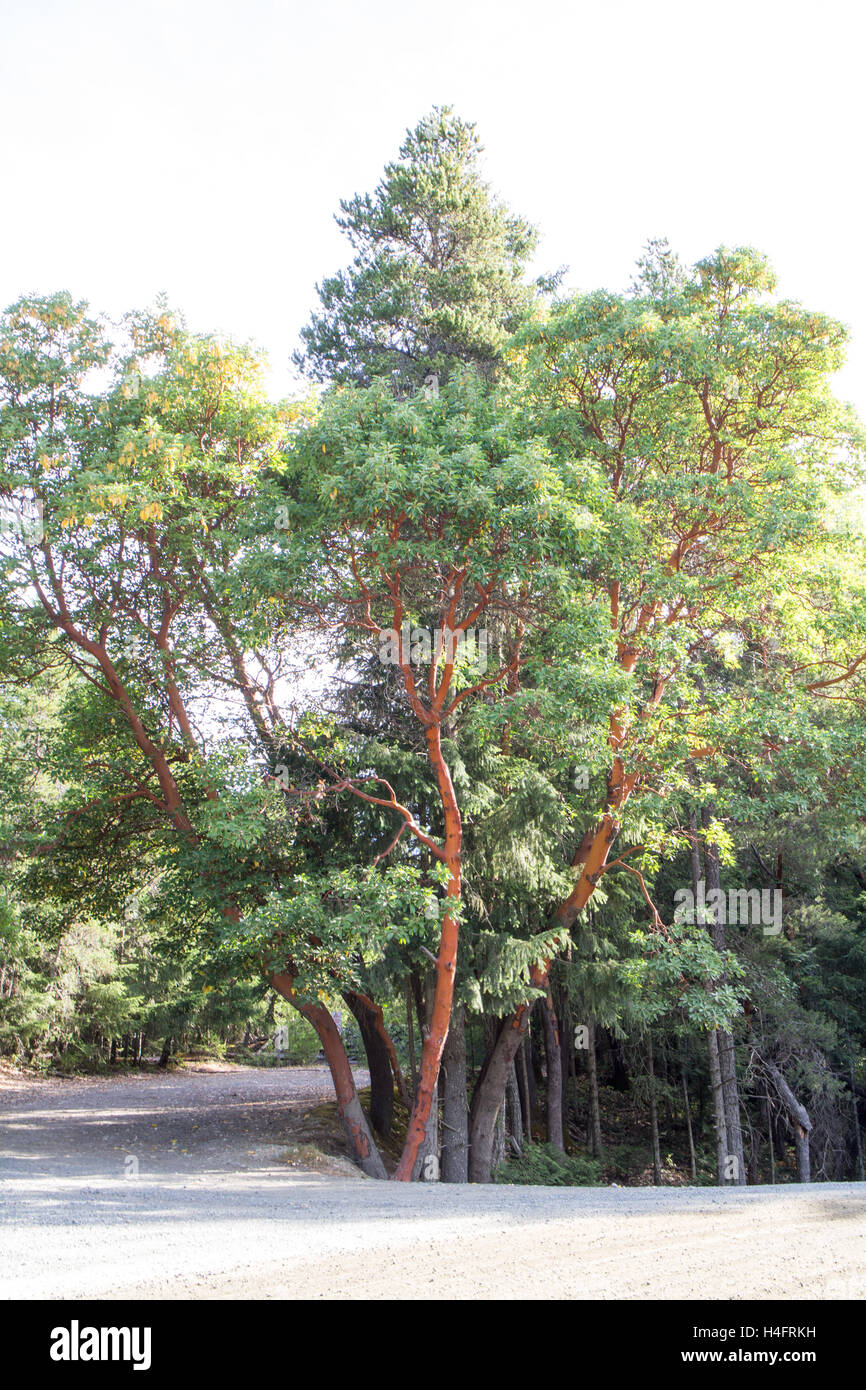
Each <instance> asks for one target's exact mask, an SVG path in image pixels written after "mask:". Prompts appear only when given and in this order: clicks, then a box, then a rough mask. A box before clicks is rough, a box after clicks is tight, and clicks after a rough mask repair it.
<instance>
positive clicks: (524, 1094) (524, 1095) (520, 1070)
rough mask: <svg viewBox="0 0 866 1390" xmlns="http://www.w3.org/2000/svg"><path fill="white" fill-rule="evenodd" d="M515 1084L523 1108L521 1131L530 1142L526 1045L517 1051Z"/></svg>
mask: <svg viewBox="0 0 866 1390" xmlns="http://www.w3.org/2000/svg"><path fill="white" fill-rule="evenodd" d="M517 1082H518V1085H519V1087H520V1104H521V1106H522V1107H523V1130H524V1133H525V1134H526V1137H527V1139H528V1140H529V1141H531V1140H532V1099H531V1096H530V1091H529V1070H528V1068H527V1065H526V1043H524V1044H523V1046H522V1047H520V1048H518V1050H517Z"/></svg>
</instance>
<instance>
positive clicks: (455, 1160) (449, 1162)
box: [442, 1004, 469, 1182]
mask: <svg viewBox="0 0 866 1390" xmlns="http://www.w3.org/2000/svg"><path fill="white" fill-rule="evenodd" d="M442 1181H443V1182H468V1181H469V1107H468V1105H467V1103H466V1014H465V1011H464V1008H463V1005H462V1004H457V1005H455V1007H454V1009H453V1011H452V1014H451V1027H450V1028H449V1030H448V1037H447V1039H446V1042H445V1051H444V1052H443V1054H442Z"/></svg>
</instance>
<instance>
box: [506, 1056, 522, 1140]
mask: <svg viewBox="0 0 866 1390" xmlns="http://www.w3.org/2000/svg"><path fill="white" fill-rule="evenodd" d="M505 1102H506V1121H505V1123H506V1129H507V1131H508V1136H509V1140H510V1143H511V1147H512V1149H513V1150H514V1152H515V1153H516V1154H517V1156H518V1158H519V1157H520V1155H521V1154H522V1153H523V1118H522V1116H521V1113H520V1091H519V1089H518V1086H517V1068H516V1067H515V1066H514V1064H513V1063H512V1066H511V1075H510V1076H509V1078H508V1084H507V1086H506V1088H505Z"/></svg>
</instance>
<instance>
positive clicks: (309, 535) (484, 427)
mask: <svg viewBox="0 0 866 1390" xmlns="http://www.w3.org/2000/svg"><path fill="white" fill-rule="evenodd" d="M280 488H281V493H279V494H276V495H275V496H274V498H273V502H272V506H273V509H274V510H273V513H272V518H271V525H270V529H269V530H265V532H264V533H263V536H262V541H261V543H260V546H259V548H258V550H257V552H256V554H255V556H254V557H252V558H251V559H250V560H249V576H250V577H249V582H250V583H251V584H255V585H256V586H258V589H259V592H260V593H261V594H264V595H266V596H267V597H273V596H281V598H282V601H283V602H284V604H285V606H286V613H287V615H288V617H289V620H290V621H292V622H294V623H297V624H299V623H301V622H307V623H314V624H316V625H317V626H318V627H319V628H320V629H321V630H323V631H330V632H333V633H335V634H338V633H341V632H344V631H346V630H351V631H354V632H357V633H361V634H368V636H369V639H371V640H372V641H373V642H375V643H376V644H377V646H378V648H379V654H380V657H381V659H382V660H383V661H385V662H391V663H393V664H394V665H395V667H396V669H397V670H398V671H399V677H400V682H401V684H402V689H403V692H404V697H405V701H406V703H407V705H408V708H409V710H410V711H411V714H412V716H413V717H414V719H415V721H417V727H418V731H419V736H420V739H421V740H423V744H422V746H423V750H424V756H425V758H426V760H427V764H428V766H429V769H430V772H431V774H432V777H433V780H434V782H435V786H436V790H437V794H438V801H439V806H438V822H439V823H438V825H437V826H435V827H434V826H433V825H427V824H421V823H419V820H418V819H417V817H416V814H415V811H414V810H413V808H412V807H411V806H407V805H406V804H404V803H403V802H401V801H400V800H399V799H398V798H397V796H396V795H395V793H394V790H393V788H392V787H391V785H390V784H389V782H388V781H387V779H386V778H384V777H382V776H380V775H379V774H378V773H377V772H376V770H375V768H372V769H370V770H369V771H368V772H366V773H359V774H355V775H352V774H350V773H340V772H339V770H338V769H337V768H336V767H334V766H333V765H327V764H326V762H325V760H324V759H323V758H321V757H320V755H318V754H316V752H315V750H314V749H311V748H308V749H307V752H308V753H310V754H311V755H313V756H315V757H317V758H319V761H320V765H321V769H322V774H323V779H324V785H327V786H329V787H330V788H331V790H332V791H334V792H337V793H350V794H351V795H352V796H355V797H357V798H360V799H362V800H363V801H365V802H368V803H371V804H373V805H376V806H378V807H384V808H388V809H390V810H391V811H393V813H394V820H395V837H394V842H393V845H394V846H396V844H397V843H398V842H399V841H400V840H401V839H402V838H403V836H404V835H408V836H409V837H410V838H411V839H413V840H414V841H415V842H416V845H417V846H418V847H419V850H420V851H421V852H422V853H423V854H424V855H425V856H426V858H427V860H428V861H429V862H430V863H431V864H435V865H436V866H438V871H439V872H438V881H439V882H440V883H441V886H442V902H441V907H440V916H439V940H438V942H437V943H436V944H437V946H438V949H437V951H436V953H435V955H434V954H433V952H428V955H429V957H430V963H431V964H432V966H433V987H432V993H431V998H430V1001H429V1026H428V1028H427V1031H426V1034H425V1036H424V1039H423V1045H422V1049H421V1059H420V1067H419V1076H418V1086H417V1090H416V1093H415V1098H414V1104H413V1108H412V1113H411V1116H410V1120H409V1128H408V1133H407V1138H406V1143H405V1146H404V1149H403V1152H402V1155H401V1157H400V1160H399V1163H398V1165H397V1168H396V1171H395V1173H394V1177H395V1179H397V1180H408V1179H410V1178H412V1177H413V1176H416V1175H417V1171H418V1166H419V1157H420V1155H421V1153H422V1146H423V1143H424V1138H425V1132H426V1128H427V1125H428V1121H429V1118H430V1113H431V1107H432V1105H433V1102H434V1098H435V1094H436V1085H437V1079H438V1074H439V1068H440V1064H441V1060H442V1054H443V1048H444V1046H445V1042H446V1038H447V1034H448V1028H449V1020H450V1014H451V1006H452V1000H453V994H454V982H455V971H456V963H457V943H458V935H459V925H460V893H461V859H462V848H463V824H462V816H461V809H460V805H459V799H458V796H457V794H456V792H455V788H454V783H453V779H452V775H451V770H450V767H449V751H448V745H449V732H450V727H451V726H452V725H453V723H454V721H455V719H456V718H457V715H458V711H460V710H461V707H465V706H467V705H469V704H470V703H471V702H475V701H479V700H483V699H485V698H493V697H494V696H496V695H497V694H498V693H499V692H502V691H504V690H505V689H506V688H507V685H508V682H509V680H510V679H511V678H512V677H514V676H515V675H516V673H517V672H518V671H519V670H520V668H521V665H522V662H523V660H524V655H523V652H524V643H525V642H526V640H527V637H528V634H529V632H530V631H531V630H532V629H533V628H534V627H535V626H536V625H537V624H538V622H539V619H540V618H541V616H542V615H543V614H546V613H547V612H549V610H550V608H551V606H554V607H555V605H556V603H557V601H559V602H567V601H570V600H571V597H572V587H573V581H572V579H571V577H570V576H569V575H568V574H567V572H566V571H565V570H564V569H563V558H564V556H566V555H568V557H569V560H570V562H572V563H573V562H574V561H575V559H576V557H577V556H578V555H579V554H580V553H581V551H586V552H587V553H589V552H590V551H591V550H592V549H593V547H594V545H595V543H596V540H597V535H596V526H595V519H594V516H593V513H592V511H591V510H590V508H589V506H588V504H589V503H591V501H592V495H593V494H592V480H591V479H590V478H588V477H586V476H584V475H583V474H581V473H580V472H579V471H577V470H576V471H575V472H574V473H573V474H572V475H571V478H570V481H569V482H568V483H566V481H565V480H564V477H563V473H562V471H561V470H560V469H559V468H558V466H556V465H555V463H554V461H553V459H552V457H551V456H550V452H549V450H548V448H547V447H546V446H545V445H542V444H540V443H539V441H538V440H536V439H535V438H533V436H532V434H531V433H527V430H526V421H525V419H524V416H523V414H522V412H521V411H520V410H518V409H516V408H515V405H514V404H513V402H511V401H510V399H509V397H508V396H507V395H504V394H502V393H499V392H496V391H492V390H490V389H489V388H487V387H485V386H484V385H483V383H481V382H480V381H479V380H478V379H477V378H476V377H473V376H471V375H468V374H465V375H463V376H461V377H457V378H456V379H454V380H453V381H452V382H450V383H449V384H448V385H447V386H446V387H444V388H443V389H442V390H441V391H439V392H437V393H435V394H427V393H424V392H420V393H418V395H416V396H415V397H414V398H413V399H412V400H410V401H405V400H404V401H399V400H395V398H394V397H393V395H392V394H391V392H390V391H389V390H388V389H386V388H382V387H378V386H374V387H371V388H368V389H366V390H360V389H351V390H342V391H341V390H339V389H338V390H336V391H335V392H333V393H332V394H331V395H330V396H328V397H326V398H325V400H324V401H323V403H322V408H321V414H320V415H319V416H318V418H316V419H315V420H314V421H313V422H312V423H310V424H307V425H305V426H303V427H302V428H300V429H299V430H298V431H297V433H296V435H295V437H294V440H293V442H292V445H291V447H290V449H289V453H288V459H287V465H286V469H285V472H284V475H283V477H282V478H281V479H280ZM278 509H279V510H280V511H281V512H282V514H283V515H282V517H281V521H280V522H278V521H277V520H276V517H277V511H278ZM557 595H559V599H557ZM469 639H471V640H469ZM392 847H393V846H392ZM540 944H541V943H540V942H539V946H540Z"/></svg>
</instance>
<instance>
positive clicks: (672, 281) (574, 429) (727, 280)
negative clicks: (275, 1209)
mask: <svg viewBox="0 0 866 1390" xmlns="http://www.w3.org/2000/svg"><path fill="white" fill-rule="evenodd" d="M773 287H774V281H773V277H772V274H771V272H770V270H769V268H768V267H767V265H766V263H765V262H764V261H763V260H762V258H761V257H760V256H758V255H757V254H756V253H754V252H752V251H748V250H735V251H727V250H724V249H723V250H720V251H718V252H716V253H715V255H713V256H711V257H709V258H708V259H706V260H704V261H702V262H699V263H698V265H697V266H696V267H695V269H694V271H693V272H691V273H690V274H686V273H684V272H683V271H681V270H680V268H679V267H678V265H677V263H676V261H675V259H674V258H673V257H672V256H671V255H670V253H669V252H668V251H667V248H666V247H664V246H657V247H655V248H654V249H653V250H652V252H651V254H650V255H649V256H648V257H647V258H646V260H645V261H644V262H643V263H642V266H641V270H640V276H639V279H638V282H637V283H636V285H635V287H634V290H633V292H632V293H631V294H629V295H624V296H623V295H614V294H610V293H607V292H599V293H596V294H590V295H579V296H577V297H575V298H574V299H572V300H569V301H565V302H564V303H562V304H560V305H559V306H557V308H556V309H555V310H554V311H553V312H552V313H551V315H550V317H549V319H548V320H547V321H546V322H544V323H543V324H541V325H540V326H538V327H537V328H533V329H530V330H527V331H526V333H524V334H523V335H522V338H521V339H520V340H519V343H518V345H517V349H516V353H515V356H516V358H517V360H518V367H517V370H523V371H525V372H526V373H527V387H528V389H529V390H530V391H531V392H532V393H533V396H534V400H535V403H536V410H537V415H536V420H537V421H538V422H539V423H540V422H541V421H543V426H542V427H543V428H544V429H545V430H546V432H547V433H548V437H549V438H550V440H551V445H552V447H553V448H555V449H556V450H557V451H558V452H559V453H560V456H561V457H562V458H564V459H580V460H586V459H591V460H593V462H594V463H595V465H596V467H597V468H598V469H599V470H600V471H601V473H602V474H603V476H604V477H605V478H606V480H607V487H608V511H607V520H608V523H609V529H608V534H609V536H610V537H611V544H610V545H608V547H606V551H605V556H604V561H603V563H602V565H601V566H600V567H599V569H598V570H597V571H596V572H595V575H594V579H595V584H596V591H595V592H596V597H597V599H598V600H600V601H602V602H604V603H605V604H606V606H607V609H608V614H609V624H610V634H611V641H612V644H613V653H614V659H615V661H616V663H617V664H618V666H619V668H620V670H621V672H622V673H623V676H624V677H625V678H626V681H627V689H626V698H625V699H623V701H622V703H619V702H618V703H617V704H616V705H615V706H614V707H613V708H611V709H610V710H609V711H608V712H607V713H606V714H604V712H603V711H599V714H600V715H602V716H603V717H604V718H605V720H606V724H607V740H608V745H609V753H610V761H609V766H608V771H607V775H606V779H605V788H604V797H603V804H602V805H601V807H600V808H599V813H598V815H597V817H596V818H595V820H594V822H593V824H592V825H591V826H590V827H589V828H588V829H587V831H586V833H585V834H584V836H583V838H582V839H581V841H580V843H579V844H578V846H577V848H576V850H575V853H574V855H573V858H572V868H573V871H574V874H575V883H574V888H573V889H572V891H571V892H570V893H569V895H568V896H567V897H566V898H565V899H563V900H562V901H561V902H560V903H559V904H558V905H557V906H556V907H555V909H554V911H553V913H552V919H551V920H552V921H553V922H555V923H556V924H558V925H560V926H562V927H564V928H566V929H568V928H570V926H571V925H572V923H573V922H574V921H575V919H576V917H577V915H578V914H579V913H580V912H581V911H582V910H583V909H584V908H585V907H586V905H587V903H588V902H589V900H590V898H591V897H592V894H593V892H594V891H595V889H596V887H597V885H598V883H599V882H600V880H601V878H602V877H603V875H604V874H605V873H607V872H609V871H610V870H611V869H613V868H614V867H616V868H622V869H623V870H624V871H626V872H629V873H631V874H633V875H636V876H637V879H638V881H639V883H640V885H641V889H642V892H643V894H644V896H645V898H646V900H647V905H648V909H649V911H650V913H651V916H652V917H653V919H654V920H655V921H656V922H659V918H658V913H657V911H656V909H655V906H654V905H653V904H652V903H651V901H650V899H649V894H648V893H647V891H646V887H645V883H644V878H643V875H642V874H641V872H640V870H639V869H637V868H635V867H634V863H630V862H629V859H630V858H633V856H635V855H641V854H643V855H645V856H649V857H651V856H652V854H653V853H657V852H658V847H659V846H658V838H657V832H654V831H653V830H652V826H653V823H654V822H655V824H656V825H658V824H659V818H658V815H657V814H656V815H654V813H653V803H654V802H655V805H658V804H659V803H658V800H657V798H658V797H659V796H661V797H662V799H664V797H665V796H666V795H667V791H666V788H672V787H675V786H676V785H678V783H679V782H680V780H681V779H682V777H683V776H684V775H685V773H686V770H687V769H688V768H690V767H691V765H692V764H693V762H694V759H695V758H697V757H700V756H701V755H702V754H703V755H710V754H712V753H713V752H714V751H715V748H716V743H717V739H716V737H715V735H717V734H718V733H719V732H720V725H722V724H725V725H726V726H727V728H728V731H729V732H730V729H731V726H732V725H733V724H735V723H736V720H735V718H734V716H735V715H736V714H739V716H740V727H741V729H742V727H743V725H745V727H746V728H747V729H748V730H749V731H750V732H751V734H752V736H753V756H754V757H755V758H757V759H760V757H761V756H762V755H763V754H764V753H765V751H766V748H765V744H764V743H763V741H762V739H761V735H760V732H759V730H758V729H756V728H755V727H754V721H753V720H752V719H751V718H750V713H749V708H748V705H747V704H745V705H744V704H737V703H736V702H735V703H734V704H733V706H732V708H729V709H727V710H724V709H723V708H719V707H717V708H715V709H713V708H711V707H706V706H705V705H704V702H703V700H702V696H701V690H700V687H699V685H698V684H696V682H695V680H694V676H695V675H696V674H697V675H698V677H699V676H700V671H701V663H702V661H705V660H706V658H707V655H708V654H717V653H718V649H719V646H720V645H721V646H722V647H724V644H725V643H726V642H728V643H731V642H733V643H734V645H735V646H736V645H737V644H738V643H741V642H742V641H743V640H745V639H747V638H748V637H756V636H757V628H758V626H759V623H760V619H759V620H758V624H756V620H755V615H756V614H761V613H762V612H766V611H767V608H768V606H770V607H772V605H773V601H774V598H775V599H776V600H778V596H779V595H781V594H783V593H784V591H785V580H786V570H787V568H788V567H789V566H790V564H791V562H792V558H793V557H794V556H795V555H796V554H797V553H798V550H799V549H801V548H803V547H806V548H808V547H809V546H810V545H814V544H815V543H816V541H817V540H818V539H820V538H821V535H822V532H821V514H822V499H823V496H824V494H825V493H826V489H827V488H828V486H835V487H837V488H841V487H843V486H844V482H845V477H846V474H850V470H851V468H852V467H853V464H852V461H851V460H852V450H851V444H852V438H853V426H852V421H851V419H850V417H849V416H848V415H847V414H846V412H845V411H844V410H843V409H842V407H841V406H840V405H839V403H838V402H837V401H836V400H835V399H834V397H833V396H832V393H831V391H830V388H829V384H828V379H829V377H830V375H831V374H832V372H834V371H835V370H836V369H837V368H838V366H839V365H840V363H841V360H842V350H843V344H844V338H845V334H844V330H843V329H842V328H841V326H840V325H839V324H837V323H835V322H834V321H833V320H831V319H828V318H827V317H826V316H824V315H820V314H815V313H810V312H808V311H807V310H805V309H803V308H801V307H800V306H799V305H796V304H791V303H779V302H776V301H774V300H773V299H772V298H771V292H772V290H773ZM855 661H856V658H855ZM856 669H857V666H856V664H853V663H851V664H850V666H849V670H848V671H847V673H846V672H845V671H844V670H843V671H842V672H840V671H839V670H838V669H837V668H836V666H835V664H834V667H833V669H832V670H831V671H830V672H829V674H827V673H825V676H826V679H832V680H833V681H834V682H835V681H836V680H839V679H843V678H844V677H845V675H846V674H847V675H848V676H850V675H851V674H853V672H854V671H856ZM811 677H812V684H813V686H814V687H815V688H816V689H817V688H818V686H819V685H820V678H821V673H818V672H814V671H813V672H812V673H811ZM627 808H629V810H630V813H631V815H632V816H633V819H634V821H635V822H636V823H639V824H642V828H643V834H642V835H639V836H638V837H637V840H638V843H635V844H632V845H630V846H629V847H628V848H627V849H626V850H625V851H624V852H622V853H621V854H620V855H619V856H618V857H617V858H612V857H611V855H612V849H613V846H614V844H615V842H616V841H617V839H618V838H619V837H620V836H621V834H622V833H623V829H624V827H625V826H626V812H627ZM687 838H688V837H687V833H685V832H684V833H683V836H682V843H686V842H687ZM673 846H674V841H673V840H669V841H668V846H667V852H671V851H672V849H673ZM659 925H660V922H659ZM551 963H552V959H551V958H548V959H547V960H546V961H544V962H542V963H540V964H539V965H537V966H536V967H535V968H534V969H533V970H532V972H531V975H530V983H531V985H532V986H533V989H534V991H538V990H541V991H545V990H546V988H547V984H548V980H549V973H550V966H551ZM528 1011H529V1005H528V1003H527V1004H524V1005H522V1006H521V1007H519V1008H518V1009H517V1010H516V1011H515V1012H514V1013H513V1014H512V1015H511V1016H510V1017H509V1018H508V1019H506V1020H505V1022H504V1023H503V1026H502V1028H501V1031H500V1034H499V1038H498V1040H497V1043H496V1046H495V1047H494V1049H493V1050H492V1052H491V1054H490V1056H489V1057H488V1059H487V1063H486V1067H485V1071H484V1074H483V1075H482V1077H481V1080H480V1083H479V1085H478V1087H477V1089H476V1093H475V1097H474V1100H473V1115H472V1126H471V1142H472V1148H471V1177H472V1178H473V1179H474V1180H476V1181H489V1180H490V1167H491V1143H492V1117H493V1116H495V1114H496V1112H497V1111H498V1109H499V1107H500V1105H501V1104H502V1096H503V1094H504V1088H505V1085H506V1082H507V1078H508V1074H509V1071H510V1067H511V1065H512V1062H513V1059H514V1057H515V1055H516V1053H517V1049H518V1048H519V1046H520V1044H521V1042H522V1039H523V1036H524V1033H525V1029H526V1024H527V1020H528Z"/></svg>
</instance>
